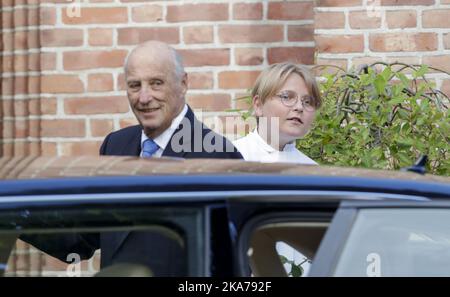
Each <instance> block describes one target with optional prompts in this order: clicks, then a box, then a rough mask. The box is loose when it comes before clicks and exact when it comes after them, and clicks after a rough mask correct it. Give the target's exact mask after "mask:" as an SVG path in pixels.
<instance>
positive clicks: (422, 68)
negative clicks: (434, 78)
mask: <svg viewBox="0 0 450 297" xmlns="http://www.w3.org/2000/svg"><path fill="white" fill-rule="evenodd" d="M427 72H428V66H427V65H421V66H420V68H419V69H418V70H416V71H414V73H413V77H414V78H418V77H421V76H424V75H425V73H427Z"/></svg>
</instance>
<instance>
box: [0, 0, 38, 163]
mask: <svg viewBox="0 0 450 297" xmlns="http://www.w3.org/2000/svg"><path fill="white" fill-rule="evenodd" d="M1 8H2V13H1V17H2V53H3V55H2V80H1V93H2V98H1V99H2V100H1V117H2V120H1V122H2V125H1V140H2V145H1V151H0V154H1V155H4V156H9V157H12V156H24V155H25V156H28V155H38V154H40V142H39V126H40V124H39V114H40V113H39V109H40V108H39V106H40V98H39V94H40V78H39V74H40V58H41V57H40V52H39V48H40V46H39V30H38V29H37V26H38V25H39V5H38V4H36V1H32V0H26V1H25V0H22V1H19V0H9V1H2V2H1Z"/></svg>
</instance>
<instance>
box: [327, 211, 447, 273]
mask: <svg viewBox="0 0 450 297" xmlns="http://www.w3.org/2000/svg"><path fill="white" fill-rule="evenodd" d="M448 226H450V209H446V208H441V209H439V208H392V209H387V208H379V209H376V208H373V209H361V210H360V211H359V212H358V214H357V217H356V220H355V222H354V225H353V228H352V229H351V231H350V234H349V237H348V239H347V241H346V242H345V244H344V246H343V249H342V253H341V254H340V256H339V257H338V262H337V266H336V268H335V270H334V275H335V276H450V229H449V228H448Z"/></svg>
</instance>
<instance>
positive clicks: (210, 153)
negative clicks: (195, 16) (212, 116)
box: [100, 41, 242, 159]
mask: <svg viewBox="0 0 450 297" xmlns="http://www.w3.org/2000/svg"><path fill="white" fill-rule="evenodd" d="M125 75H126V84H127V95H128V100H129V102H130V106H131V109H132V110H133V113H134V114H135V116H136V118H137V120H138V121H139V125H137V126H133V127H128V128H125V129H122V130H120V131H116V132H113V133H111V134H109V135H108V136H107V137H106V138H105V141H104V142H103V144H102V146H101V148H100V154H102V155H127V156H129V155H131V156H133V155H134V156H139V155H140V156H144V157H146V156H154V157H161V156H163V157H181V158H232V159H241V158H242V156H241V154H240V153H239V152H237V150H236V149H235V148H234V146H233V145H232V144H231V143H230V142H229V141H228V140H226V139H225V138H223V137H222V136H220V135H218V134H215V133H214V132H212V131H211V130H210V129H208V128H206V127H205V126H204V125H203V124H202V123H201V122H199V121H198V120H197V119H196V118H195V116H194V113H193V112H192V110H191V109H190V108H189V106H188V105H187V104H186V100H185V94H186V92H187V89H188V76H187V74H186V72H184V68H183V64H182V59H181V57H180V55H179V54H178V53H177V52H176V51H175V50H174V49H173V48H171V47H170V46H168V45H167V44H165V43H161V42H156V41H149V42H146V43H144V44H142V45H139V46H138V47H137V48H135V49H134V50H133V51H132V52H131V54H130V55H129V57H128V59H127V62H126V65H125Z"/></svg>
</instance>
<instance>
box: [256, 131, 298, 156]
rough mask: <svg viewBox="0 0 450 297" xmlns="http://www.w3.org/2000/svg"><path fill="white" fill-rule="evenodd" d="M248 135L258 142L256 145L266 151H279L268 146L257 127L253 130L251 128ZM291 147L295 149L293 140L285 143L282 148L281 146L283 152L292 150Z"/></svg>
mask: <svg viewBox="0 0 450 297" xmlns="http://www.w3.org/2000/svg"><path fill="white" fill-rule="evenodd" d="M249 135H250V137H252V138H253V139H254V140H255V142H256V143H258V145H259V146H260V147H261V148H262V149H263V150H265V151H266V152H268V153H273V152H279V150H277V149H275V148H273V147H272V146H270V145H269V144H268V143H267V142H266V141H265V140H264V139H263V138H262V137H261V136H260V135H259V134H258V130H257V128H255V130H253V131H252V132H250V133H249ZM293 149H295V141H293V142H289V143H287V144H286V145H285V146H284V148H283V150H282V151H283V152H287V151H292V150H293Z"/></svg>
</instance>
